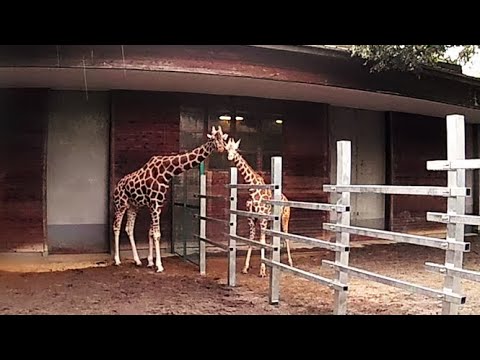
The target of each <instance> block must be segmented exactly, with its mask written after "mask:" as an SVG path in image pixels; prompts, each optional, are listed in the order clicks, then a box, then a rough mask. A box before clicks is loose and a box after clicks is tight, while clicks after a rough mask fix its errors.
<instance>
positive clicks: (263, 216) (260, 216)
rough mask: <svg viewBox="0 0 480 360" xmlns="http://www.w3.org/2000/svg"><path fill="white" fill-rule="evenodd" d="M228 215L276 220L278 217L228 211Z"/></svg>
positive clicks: (242, 211)
mask: <svg viewBox="0 0 480 360" xmlns="http://www.w3.org/2000/svg"><path fill="white" fill-rule="evenodd" d="M230 214H235V215H240V216H246V217H253V218H257V219H268V220H278V216H274V215H266V214H259V213H256V212H252V211H244V210H230Z"/></svg>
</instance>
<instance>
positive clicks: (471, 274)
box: [425, 262, 480, 282]
mask: <svg viewBox="0 0 480 360" xmlns="http://www.w3.org/2000/svg"><path fill="white" fill-rule="evenodd" d="M425 268H426V270H428V271H431V272H438V273H441V274H445V275H451V276H458V277H459V278H462V279H466V280H471V281H476V282H480V271H473V270H466V269H456V268H447V267H446V266H445V265H440V264H434V263H430V262H426V263H425Z"/></svg>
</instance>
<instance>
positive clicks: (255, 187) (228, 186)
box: [225, 184, 278, 190]
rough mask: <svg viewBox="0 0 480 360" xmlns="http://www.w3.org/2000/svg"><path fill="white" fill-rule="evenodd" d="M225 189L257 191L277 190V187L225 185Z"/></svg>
mask: <svg viewBox="0 0 480 360" xmlns="http://www.w3.org/2000/svg"><path fill="white" fill-rule="evenodd" d="M225 186H226V187H227V188H230V189H231V188H234V189H239V190H240V189H243V190H245V189H247V190H250V189H251V190H258V189H271V190H273V189H278V185H274V184H258V185H254V184H251V185H250V184H227V185H225Z"/></svg>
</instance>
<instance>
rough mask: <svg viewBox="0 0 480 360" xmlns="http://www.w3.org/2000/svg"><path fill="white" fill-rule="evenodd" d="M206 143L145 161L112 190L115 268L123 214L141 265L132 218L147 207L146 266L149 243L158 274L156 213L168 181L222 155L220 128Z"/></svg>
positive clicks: (158, 240)
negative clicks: (148, 219) (208, 158)
mask: <svg viewBox="0 0 480 360" xmlns="http://www.w3.org/2000/svg"><path fill="white" fill-rule="evenodd" d="M207 137H208V141H207V142H206V143H205V144H203V145H201V146H199V147H197V148H196V149H194V150H192V151H190V152H187V153H184V154H178V155H173V156H152V157H151V158H150V160H148V162H147V163H146V164H145V165H143V166H142V167H141V168H140V169H138V170H137V171H134V172H132V173H130V174H127V175H125V176H124V177H123V178H122V179H121V180H120V181H119V182H118V184H117V186H116V187H115V192H114V194H113V197H114V206H115V217H114V222H113V232H114V234H115V257H114V259H115V265H120V264H121V262H120V253H119V252H120V250H119V242H120V228H121V225H122V219H123V215H124V214H125V212H127V223H126V226H125V231H126V232H127V235H128V238H129V240H130V244H131V246H132V252H133V258H134V260H135V263H136V264H137V265H139V266H140V265H142V262H141V261H140V258H139V257H138V252H137V248H136V246H135V240H134V237H133V233H134V226H135V219H136V217H137V213H138V210H139V209H140V208H141V207H144V206H147V207H148V209H149V211H150V216H151V223H150V230H149V233H148V243H149V252H148V266H149V267H152V266H153V242H155V253H156V259H155V260H156V261H155V265H156V267H157V272H162V271H163V270H164V269H163V266H162V259H161V258H160V235H161V234H160V214H161V212H162V208H163V205H164V202H165V198H166V193H167V190H168V188H169V182H170V180H171V179H172V178H173V177H174V176H176V175H179V174H181V173H183V172H185V171H187V170H190V169H192V168H194V167H195V166H197V165H199V164H200V163H201V162H202V161H204V160H205V159H206V158H207V157H208V156H210V154H211V153H212V152H213V151H218V152H223V151H224V150H225V148H224V141H225V140H226V139H227V138H228V135H227V134H223V132H222V128H221V127H219V128H218V130H217V129H215V127H213V128H212V132H211V134H207Z"/></svg>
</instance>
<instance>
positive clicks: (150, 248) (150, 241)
mask: <svg viewBox="0 0 480 360" xmlns="http://www.w3.org/2000/svg"><path fill="white" fill-rule="evenodd" d="M147 260H148V265H147V266H148V267H153V266H155V264H154V263H153V225H152V224H150V230H149V231H148V258H147Z"/></svg>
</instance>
